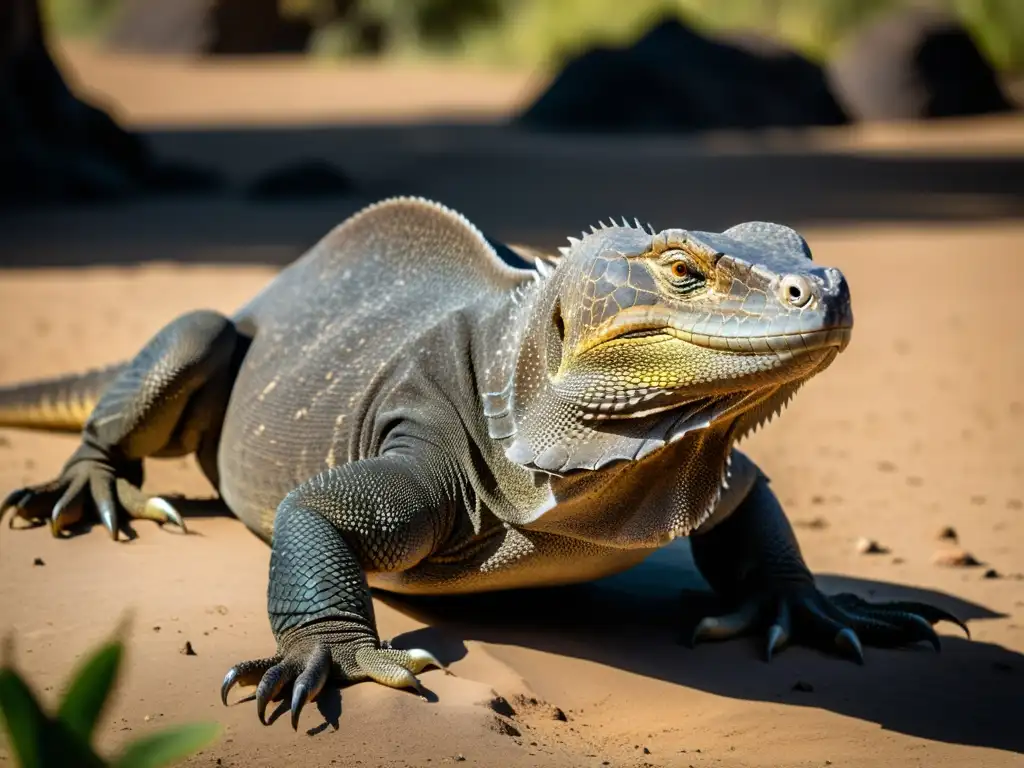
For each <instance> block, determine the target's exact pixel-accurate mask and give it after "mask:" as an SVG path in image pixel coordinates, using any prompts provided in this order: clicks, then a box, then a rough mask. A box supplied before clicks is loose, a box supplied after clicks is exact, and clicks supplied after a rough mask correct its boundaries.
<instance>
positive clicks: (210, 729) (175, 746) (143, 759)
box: [113, 723, 220, 768]
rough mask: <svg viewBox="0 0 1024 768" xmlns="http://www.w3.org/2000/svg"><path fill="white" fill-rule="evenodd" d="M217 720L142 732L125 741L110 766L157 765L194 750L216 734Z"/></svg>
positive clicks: (147, 767)
mask: <svg viewBox="0 0 1024 768" xmlns="http://www.w3.org/2000/svg"><path fill="white" fill-rule="evenodd" d="M219 733H220V726H219V725H218V724H217V723H189V724H187V725H180V726H177V727H175V728H169V729H167V730H166V731H162V732H160V733H155V734H153V735H152V736H145V737H143V738H141V739H138V740H137V741H133V742H132V743H131V744H129V745H128V746H127V747H126V748H125V750H124V752H123V753H122V754H121V757H119V758H118V759H117V760H116V761H114V763H113V766H114V768H161V766H165V765H171V764H172V763H176V762H178V761H179V760H183V759H185V758H186V757H188V756H189V755H191V754H193V753H195V752H198V751H199V750H200V749H202V748H203V747H205V746H206V745H207V744H209V743H210V742H211V741H213V740H214V739H216V738H217V735H218V734H219Z"/></svg>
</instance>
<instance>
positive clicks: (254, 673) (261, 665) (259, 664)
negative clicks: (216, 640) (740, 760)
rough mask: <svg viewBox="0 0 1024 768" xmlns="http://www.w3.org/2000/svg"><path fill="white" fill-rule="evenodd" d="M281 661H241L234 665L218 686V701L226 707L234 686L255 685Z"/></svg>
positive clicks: (278, 658)
mask: <svg viewBox="0 0 1024 768" xmlns="http://www.w3.org/2000/svg"><path fill="white" fill-rule="evenodd" d="M280 661H281V657H280V656H275V657H273V658H270V659H256V660H255V661H243V662H242V663H241V664H235V666H233V667H232V668H231V669H229V670H228V673H227V674H226V675H224V682H222V683H221V684H220V700H221V703H222V704H223V705H224V706H225V707H226V706H227V705H228V694H229V693H230V692H231V689H232V688H234V687H235V686H236V685H256V683H258V682H259V681H260V678H262V677H263V675H264V674H265V673H266V671H267V670H268V669H270V668H271V667H272V666H274V665H275V664H277V663H279V662H280Z"/></svg>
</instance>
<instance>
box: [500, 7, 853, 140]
mask: <svg viewBox="0 0 1024 768" xmlns="http://www.w3.org/2000/svg"><path fill="white" fill-rule="evenodd" d="M519 120H520V121H521V122H522V123H523V124H524V125H527V126H530V127H536V128H542V129H554V130H559V129H561V130H584V131H630V132H643V131H700V130H708V129H715V128H741V129H742V128H764V127H776V126H787V127H796V126H807V125H839V124H843V123H845V122H846V115H845V114H844V112H843V110H842V109H841V108H840V107H839V105H838V104H837V103H836V100H835V98H834V97H833V96H832V93H831V91H830V90H829V87H828V84H827V83H826V80H825V76H824V73H823V72H822V70H821V69H820V68H819V67H818V66H817V65H816V64H814V63H812V62H810V61H808V60H807V59H805V58H804V57H802V56H800V55H799V54H797V53H795V52H793V51H791V50H789V49H787V48H785V47H783V46H781V45H779V44H778V43H775V42H773V41H770V40H766V39H764V38H758V37H754V36H749V35H747V36H740V35H734V36H732V37H729V38H726V37H720V38H715V39H713V38H709V37H704V36H703V35H700V34H698V33H697V32H695V31H694V30H692V29H690V28H688V27H686V26H684V25H683V24H681V23H680V22H678V21H676V20H674V19H673V20H668V21H663V22H662V23H660V24H658V25H657V26H655V27H654V28H653V29H651V30H650V31H649V32H648V33H647V34H646V35H644V36H643V37H642V38H641V39H640V40H638V41H637V42H636V44H634V45H633V46H631V47H628V48H621V49H607V48H598V49H594V50H591V51H588V52H587V53H584V54H583V55H581V56H579V57H578V58H576V59H574V60H572V61H570V62H569V63H568V64H567V65H566V66H565V68H564V69H563V70H562V71H561V72H560V73H559V74H558V76H557V77H556V78H555V79H554V81H553V82H552V83H551V85H550V86H549V87H548V89H547V90H546V91H545V92H544V93H543V94H542V95H541V96H540V97H539V98H538V99H537V100H536V101H535V102H534V103H533V105H531V106H530V107H529V108H528V109H527V110H526V111H525V112H524V113H523V114H522V115H521V117H520V118H519Z"/></svg>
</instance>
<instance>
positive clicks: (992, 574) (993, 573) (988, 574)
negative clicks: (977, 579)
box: [981, 568, 999, 579]
mask: <svg viewBox="0 0 1024 768" xmlns="http://www.w3.org/2000/svg"><path fill="white" fill-rule="evenodd" d="M981 577H982V578H983V579H998V578H999V571H997V570H996V569H995V568H989V569H988V570H987V571H985V573H983V574H982V576H981Z"/></svg>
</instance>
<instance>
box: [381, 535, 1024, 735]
mask: <svg viewBox="0 0 1024 768" xmlns="http://www.w3.org/2000/svg"><path fill="white" fill-rule="evenodd" d="M818 582H819V585H820V586H821V587H822V589H823V591H825V592H826V593H835V592H844V591H848V592H856V593H857V594H860V595H861V596H863V597H867V598H869V599H876V600H886V599H911V600H922V601H926V602H931V603H933V604H935V605H938V606H941V607H943V608H945V609H947V610H949V611H951V612H952V613H954V614H955V615H958V616H959V617H961V618H962V619H965V620H968V621H976V620H979V619H988V618H996V617H998V616H999V614H996V613H994V612H992V611H990V610H988V609H986V608H984V607H982V606H980V605H975V604H972V603H969V602H966V601H963V600H960V599H958V598H955V597H952V596H950V595H946V594H941V593H936V592H932V591H929V590H922V589H912V588H906V587H901V586H898V585H895V584H887V583H881V582H872V581H866V580H860V579H848V578H844V577H839V576H829V575H825V576H822V575H819V576H818ZM702 583H703V580H702V579H701V577H700V575H699V574H698V573H697V571H696V570H695V568H694V566H693V563H692V559H691V558H690V557H689V546H688V545H686V543H685V542H679V543H678V544H675V545H672V546H670V547H668V548H667V549H664V550H660V551H659V552H657V553H655V554H654V555H653V556H652V557H651V558H649V559H648V560H647V561H645V562H644V563H643V564H641V565H640V566H638V567H636V568H634V569H633V570H631V571H628V572H626V573H624V574H620V575H618V576H614V577H611V578H607V579H603V580H601V581H598V582H594V583H591V584H585V585H579V586H574V587H562V588H553V589H541V590H530V591H519V592H507V593H492V594H485V595H478V596H467V597H447V598H409V597H399V596H395V595H388V594H384V593H377V597H378V598H379V599H381V600H383V601H384V602H386V603H387V604H389V605H391V606H392V607H394V608H396V609H398V610H400V611H402V612H404V613H406V614H408V615H411V616H414V617H415V618H416V619H418V620H420V621H424V622H427V623H429V624H430V625H431V626H430V627H429V628H426V629H422V630H417V631H415V632H410V633H407V634H405V635H402V636H401V637H399V638H396V639H395V645H396V646H399V647H406V648H410V647H422V648H429V649H431V650H432V651H434V652H435V653H436V654H437V655H438V658H440V659H441V660H442V661H443V662H444V663H451V662H453V661H457V660H458V659H460V658H462V657H463V656H464V655H465V653H466V647H465V641H468V640H478V641H484V642H493V643H502V644H506V645H508V644H511V645H520V646H524V647H530V648H535V649H538V650H542V651H545V652H548V653H554V654H559V655H563V656H572V657H577V658H583V659H588V660H590V661H594V662H597V663H600V664H604V665H607V666H611V667H616V668H619V669H623V670H627V671H630V672H634V673H636V674H639V675H646V676H649V677H654V678H659V679H662V680H666V681H668V682H672V683H677V684H679V685H684V686H688V687H690V688H696V689H700V690H703V691H709V692H712V693H715V694H718V695H722V696H729V697H733V698H741V699H750V700H756V701H779V702H784V703H786V704H793V705H801V706H810V707H819V708H822V709H826V710H829V711H832V712H836V713H839V714H843V715H847V716H850V717H856V718H860V719H862V720H867V721H870V722H875V723H878V724H879V725H880V726H882V727H883V728H885V729H887V730H892V731H898V732H901V733H905V734H909V735H912V736H918V737H921V738H927V739H934V740H937V741H944V742H950V743H957V744H965V745H972V746H982V747H992V748H995V749H1003V750H1010V751H1014V752H1024V730H1022V729H1021V727H1020V713H1021V712H1024V687H1022V686H1021V681H1020V677H1021V675H1024V656H1022V655H1021V654H1018V653H1015V652H1013V651H1009V650H1007V649H1005V648H1001V647H999V646H997V645H992V644H989V643H982V642H978V641H970V640H967V639H964V638H962V637H958V636H949V635H944V636H943V638H942V639H943V651H942V654H941V655H939V656H936V655H935V653H934V652H933V651H932V650H931V649H930V648H929V647H927V646H925V645H921V646H919V647H913V648H908V649H900V650H882V649H874V648H868V649H866V656H867V663H866V665H865V666H864V667H859V666H857V665H855V664H852V663H850V662H848V661H845V660H842V659H839V658H837V657H830V656H827V655H825V654H823V653H820V652H817V651H814V650H810V649H808V648H803V647H792V648H789V649H787V650H786V651H785V652H783V653H782V654H780V655H779V656H778V657H777V658H776V659H775V660H774V661H773V662H772V663H771V664H766V663H764V661H763V660H762V656H761V652H760V645H759V642H760V641H762V639H758V641H755V639H754V638H749V639H746V640H737V641H731V642H724V643H716V644H708V645H700V646H697V647H696V648H695V649H689V648H687V647H685V646H682V645H680V644H679V635H680V627H681V626H682V625H684V624H685V620H686V616H687V614H688V613H690V612H691V611H692V610H693V609H694V608H699V607H701V606H708V605H709V604H710V603H711V601H713V598H712V596H711V594H710V593H709V592H707V591H706V587H704V588H703V589H702ZM680 587H683V588H684V593H683V595H684V597H686V598H687V599H686V600H685V601H681V600H680ZM684 603H685V607H684ZM940 629H943V631H946V630H947V629H948V626H947V627H940ZM955 631H957V632H958V631H959V630H955ZM797 680H802V681H807V682H810V683H811V684H812V685H813V687H814V690H813V692H812V693H806V692H798V691H794V690H792V687H793V684H794V683H795V682H796V681H797Z"/></svg>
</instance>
